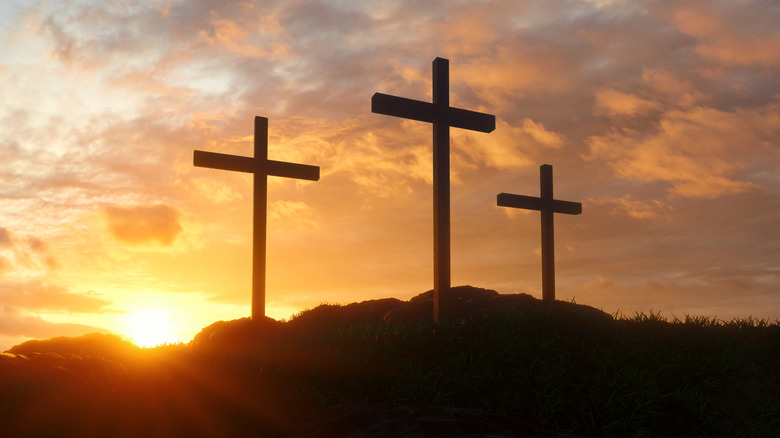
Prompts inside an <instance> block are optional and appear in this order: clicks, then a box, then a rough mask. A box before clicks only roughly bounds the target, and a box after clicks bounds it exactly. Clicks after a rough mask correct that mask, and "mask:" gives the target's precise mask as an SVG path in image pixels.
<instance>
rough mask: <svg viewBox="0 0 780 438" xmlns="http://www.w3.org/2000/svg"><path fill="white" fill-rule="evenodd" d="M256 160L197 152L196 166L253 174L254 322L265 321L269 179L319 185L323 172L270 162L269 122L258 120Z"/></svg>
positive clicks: (256, 122) (194, 156)
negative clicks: (311, 182) (277, 177)
mask: <svg viewBox="0 0 780 438" xmlns="http://www.w3.org/2000/svg"><path fill="white" fill-rule="evenodd" d="M254 143H255V156H254V158H252V157H242V156H238V155H227V154H218V153H214V152H205V151H198V150H196V151H195V153H194V154H193V164H194V165H196V166H199V167H210V168H212V169H222V170H234V171H237V172H246V173H251V174H253V179H254V207H253V216H254V217H253V230H252V233H253V234H252V236H253V237H252V319H253V320H256V321H260V320H261V319H263V318H264V317H265V244H266V224H267V218H266V212H267V203H268V178H267V176H268V175H272V176H282V177H286V178H297V179H305V180H309V181H317V180H319V179H320V168H319V167H318V166H308V165H305V164H296V163H286V162H283V161H274V160H269V159H268V119H267V118H265V117H255V141H254Z"/></svg>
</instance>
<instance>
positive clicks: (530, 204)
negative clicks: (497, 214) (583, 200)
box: [498, 164, 582, 301]
mask: <svg viewBox="0 0 780 438" xmlns="http://www.w3.org/2000/svg"><path fill="white" fill-rule="evenodd" d="M539 173H540V179H541V190H540V194H541V196H540V197H538V198H534V197H532V196H523V195H510V194H509V193H501V194H499V195H498V205H499V206H501V207H514V208H524V209H526V210H538V211H541V212H542V299H543V300H544V301H555V242H554V240H553V213H563V214H580V213H582V204H580V203H579V202H569V201H559V200H557V199H553V176H552V166H551V165H549V164H544V165H542V166H541V167H540V168H539Z"/></svg>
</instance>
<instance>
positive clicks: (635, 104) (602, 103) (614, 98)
mask: <svg viewBox="0 0 780 438" xmlns="http://www.w3.org/2000/svg"><path fill="white" fill-rule="evenodd" d="M660 108H661V105H660V104H659V103H658V102H654V101H651V100H647V99H643V98H641V97H639V96H637V95H635V94H631V93H622V92H620V91H617V90H600V91H599V92H598V93H596V112H597V113H604V114H607V115H609V116H636V115H642V114H646V113H648V112H651V111H655V110H658V109H660Z"/></svg>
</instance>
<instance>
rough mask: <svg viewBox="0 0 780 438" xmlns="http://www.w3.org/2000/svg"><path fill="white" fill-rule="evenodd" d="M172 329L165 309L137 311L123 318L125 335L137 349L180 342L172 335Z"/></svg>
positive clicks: (172, 326)
mask: <svg viewBox="0 0 780 438" xmlns="http://www.w3.org/2000/svg"><path fill="white" fill-rule="evenodd" d="M174 329H175V327H174V325H173V324H172V323H171V320H170V317H169V314H168V312H167V311H166V310H165V309H144V310H138V311H135V312H133V313H130V314H128V315H127V317H126V318H125V334H126V335H127V336H129V337H130V338H132V339H133V342H134V343H135V344H136V345H138V346H139V347H154V346H157V345H161V344H165V343H176V342H180V341H181V340H180V339H177V338H176V336H175V335H174Z"/></svg>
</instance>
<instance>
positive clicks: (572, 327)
mask: <svg viewBox="0 0 780 438" xmlns="http://www.w3.org/2000/svg"><path fill="white" fill-rule="evenodd" d="M431 295H432V292H431V291H428V292H426V293H423V294H420V295H418V296H416V297H414V298H412V299H411V300H408V301H402V300H397V299H393V298H388V299H381V300H371V301H364V302H360V303H352V304H348V305H343V306H341V305H321V306H318V307H315V308H313V309H309V310H305V311H303V312H301V313H299V314H298V315H295V316H294V317H292V318H290V320H289V321H274V320H272V319H266V320H264V321H254V322H253V321H250V320H249V319H239V320H235V321H220V322H216V323H214V324H212V325H210V326H208V327H206V328H204V329H203V330H202V331H201V332H200V333H199V334H198V335H196V336H195V337H194V339H193V340H192V341H191V342H189V343H188V344H181V345H169V346H163V347H158V348H153V349H140V348H138V347H135V346H134V345H132V344H130V343H127V342H125V341H123V340H121V339H119V338H116V337H114V336H110V335H98V334H93V335H86V336H83V337H78V338H53V339H50V340H45V341H30V342H26V343H23V344H20V345H18V346H15V347H14V348H12V349H11V350H9V351H8V352H7V353H4V354H2V355H0V394H2V404H0V424H2V425H3V432H4V436H21V435H22V434H24V433H33V432H35V433H39V434H47V435H53V436H58V435H79V436H83V435H114V436H220V435H222V436H224V435H230V436H286V437H293V436H300V437H317V436H322V437H326V436H327V437H331V436H383V435H382V434H385V435H384V436H432V437H444V436H447V437H450V436H457V435H458V434H460V436H485V435H486V434H489V435H490V436H495V437H509V436H539V437H572V436H632V435H634V436H639V435H648V436H680V435H687V436H714V435H721V436H731V435H734V434H741V435H743V436H772V435H777V433H776V432H778V431H780V407H779V406H780V382H779V381H778V369H779V368H778V366H777V364H778V363H780V325H778V323H772V324H770V323H768V322H766V321H758V320H752V319H748V320H741V321H732V322H727V323H723V322H718V321H714V320H711V319H708V318H699V317H687V318H686V319H685V320H682V321H672V322H669V321H666V320H663V319H662V318H660V317H659V316H658V315H657V314H652V313H651V314H637V315H635V316H634V317H632V318H620V319H616V318H613V317H612V316H610V315H608V314H606V313H604V312H601V311H599V310H597V309H594V308H592V307H589V306H583V305H578V304H574V303H566V302H555V303H545V302H542V301H540V300H537V299H535V298H533V297H531V296H528V295H525V294H509V295H505V294H499V293H497V292H496V291H491V290H487V289H480V288H475V287H470V286H463V287H458V288H453V300H452V303H451V307H450V309H449V312H448V315H450V318H448V319H447V320H446V321H443V322H442V323H440V324H433V323H432V322H430V315H431V312H432V304H431Z"/></svg>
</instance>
